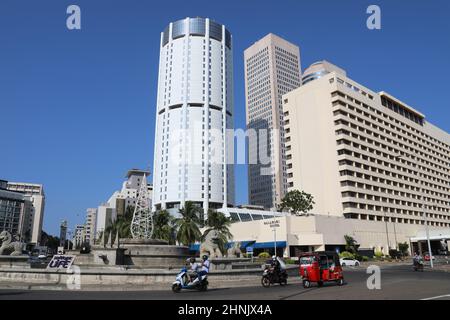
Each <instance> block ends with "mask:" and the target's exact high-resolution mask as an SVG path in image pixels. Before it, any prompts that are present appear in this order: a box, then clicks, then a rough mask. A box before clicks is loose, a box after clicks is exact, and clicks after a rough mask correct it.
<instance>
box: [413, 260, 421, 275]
mask: <svg viewBox="0 0 450 320" xmlns="http://www.w3.org/2000/svg"><path fill="white" fill-rule="evenodd" d="M414 271H421V272H423V261H422V260H419V261H414Z"/></svg>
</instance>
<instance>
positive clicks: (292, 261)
mask: <svg viewBox="0 0 450 320" xmlns="http://www.w3.org/2000/svg"><path fill="white" fill-rule="evenodd" d="M284 262H285V263H286V264H298V260H294V259H284Z"/></svg>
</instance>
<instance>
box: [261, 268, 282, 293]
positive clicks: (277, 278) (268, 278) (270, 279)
mask: <svg viewBox="0 0 450 320" xmlns="http://www.w3.org/2000/svg"><path fill="white" fill-rule="evenodd" d="M287 278H288V275H287V272H286V270H284V269H282V270H280V271H279V274H276V272H275V268H273V267H266V268H265V269H264V272H263V275H262V278H261V284H262V286H263V287H264V288H268V287H270V285H271V284H274V283H277V282H278V283H279V284H280V285H281V286H283V285H286V284H287Z"/></svg>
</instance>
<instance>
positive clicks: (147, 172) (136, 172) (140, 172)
mask: <svg viewBox="0 0 450 320" xmlns="http://www.w3.org/2000/svg"><path fill="white" fill-rule="evenodd" d="M144 173H145V175H146V176H147V177H148V176H149V175H150V170H141V169H130V170H128V172H127V174H126V176H125V177H126V178H129V177H131V176H132V175H144Z"/></svg>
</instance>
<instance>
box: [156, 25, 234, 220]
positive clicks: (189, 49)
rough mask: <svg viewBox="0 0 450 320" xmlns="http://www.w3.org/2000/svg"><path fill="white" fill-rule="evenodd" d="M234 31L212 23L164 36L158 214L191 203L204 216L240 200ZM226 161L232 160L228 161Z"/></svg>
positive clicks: (174, 29)
mask: <svg viewBox="0 0 450 320" xmlns="http://www.w3.org/2000/svg"><path fill="white" fill-rule="evenodd" d="M232 128H233V61H232V41H231V34H230V32H229V31H228V30H227V29H226V28H225V26H223V25H221V24H218V23H216V22H214V21H212V20H210V19H208V18H206V19H205V18H186V19H183V20H179V21H176V22H173V23H170V24H169V25H168V26H167V28H166V29H165V30H164V31H163V32H162V33H161V46H160V62H159V78H158V96H157V105H156V128H155V150H154V166H153V168H154V173H153V209H159V208H162V209H171V208H173V209H174V211H176V208H179V207H182V206H183V205H184V203H185V202H186V201H193V202H194V203H196V204H197V205H198V206H201V207H203V209H204V211H205V212H206V210H207V209H208V207H209V208H221V207H226V206H228V205H232V204H233V203H234V172H233V165H232V164H230V165H227V163H231V162H232V159H231V157H232V155H233V153H232V152H231V151H232V150H229V149H228V146H227V142H226V139H224V137H225V132H226V129H232ZM227 160H228V161H227Z"/></svg>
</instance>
